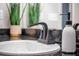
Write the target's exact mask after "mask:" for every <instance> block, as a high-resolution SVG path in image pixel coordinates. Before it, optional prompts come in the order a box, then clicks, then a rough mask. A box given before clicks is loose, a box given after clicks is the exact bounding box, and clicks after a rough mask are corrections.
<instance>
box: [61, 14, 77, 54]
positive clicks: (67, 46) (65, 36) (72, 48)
mask: <svg viewBox="0 0 79 59" xmlns="http://www.w3.org/2000/svg"><path fill="white" fill-rule="evenodd" d="M68 19H69V20H68V21H67V22H66V26H65V28H64V29H63V32H62V52H65V53H74V52H76V32H75V29H74V28H73V26H72V21H70V15H69V14H68Z"/></svg>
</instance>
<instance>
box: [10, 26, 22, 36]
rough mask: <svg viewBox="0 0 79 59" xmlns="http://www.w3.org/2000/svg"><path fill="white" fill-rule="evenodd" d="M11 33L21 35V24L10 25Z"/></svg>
mask: <svg viewBox="0 0 79 59" xmlns="http://www.w3.org/2000/svg"><path fill="white" fill-rule="evenodd" d="M10 35H11V36H14V37H17V36H20V35H21V27H20V25H11V27H10Z"/></svg>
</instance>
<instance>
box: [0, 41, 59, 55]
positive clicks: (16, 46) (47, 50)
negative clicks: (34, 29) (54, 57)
mask: <svg viewBox="0 0 79 59" xmlns="http://www.w3.org/2000/svg"><path fill="white" fill-rule="evenodd" d="M58 51H60V46H59V45H58V44H50V45H46V44H43V43H39V42H37V41H36V40H14V41H13V40H12V41H4V42H0V54H1V55H12V56H19V55H26V56H30V55H36V56H37V55H47V54H55V53H56V52H58Z"/></svg>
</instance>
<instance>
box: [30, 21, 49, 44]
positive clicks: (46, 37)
mask: <svg viewBox="0 0 79 59" xmlns="http://www.w3.org/2000/svg"><path fill="white" fill-rule="evenodd" d="M36 25H42V26H43V33H42V35H43V38H41V39H38V41H39V42H41V43H45V44H48V43H49V40H48V34H49V33H48V32H49V31H48V26H47V24H46V23H44V22H40V23H36V24H33V25H30V26H29V27H32V26H36Z"/></svg>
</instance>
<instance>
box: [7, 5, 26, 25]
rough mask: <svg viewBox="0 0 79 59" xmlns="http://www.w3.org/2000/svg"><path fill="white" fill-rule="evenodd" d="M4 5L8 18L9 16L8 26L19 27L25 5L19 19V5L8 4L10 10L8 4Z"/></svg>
mask: <svg viewBox="0 0 79 59" xmlns="http://www.w3.org/2000/svg"><path fill="white" fill-rule="evenodd" d="M6 5H7V8H8V12H9V16H10V24H11V25H20V21H21V19H22V17H23V14H24V11H25V8H26V5H25V7H24V8H23V11H22V16H21V17H20V3H10V4H9V5H10V8H9V7H8V4H6Z"/></svg>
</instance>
